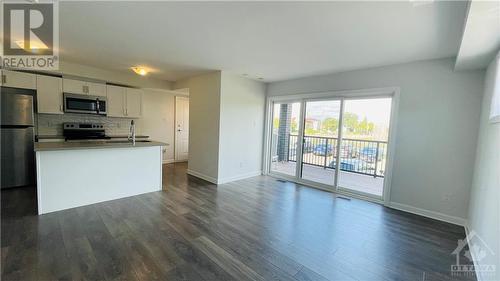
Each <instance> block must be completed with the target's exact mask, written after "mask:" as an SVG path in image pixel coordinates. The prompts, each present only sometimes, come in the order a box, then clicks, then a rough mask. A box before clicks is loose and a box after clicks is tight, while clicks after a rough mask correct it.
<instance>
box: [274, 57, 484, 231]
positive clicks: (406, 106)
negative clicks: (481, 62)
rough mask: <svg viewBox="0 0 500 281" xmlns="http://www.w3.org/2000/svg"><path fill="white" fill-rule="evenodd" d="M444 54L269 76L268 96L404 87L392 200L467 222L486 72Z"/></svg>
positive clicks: (399, 113)
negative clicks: (464, 68) (457, 68)
mask: <svg viewBox="0 0 500 281" xmlns="http://www.w3.org/2000/svg"><path fill="white" fill-rule="evenodd" d="M453 65H454V61H453V60H452V59H441V60H431V61H422V62H414V63H408V64H400V65H393V66H387V67H378V68H372V69H365V70H359V71H351V72H344V73H337V74H331V75H323V76H316V77H309V78H302V79H295V80H289V81H284V82H276V83H270V84H269V85H268V95H271V96H274V95H287V94H297V93H309V92H321V91H329V90H351V89H369V88H381V87H394V86H395V87H400V89H401V93H400V103H399V112H398V123H397V131H396V146H395V158H394V168H393V177H392V189H391V202H392V203H391V204H392V205H393V207H397V208H403V209H406V210H409V211H412V212H417V213H420V214H423V215H427V216H432V217H435V218H439V219H443V220H447V221H451V222H455V223H459V224H463V223H465V218H466V217H467V210H468V207H467V206H468V198H469V193H470V186H471V184H472V168H473V165H474V163H473V161H472V159H474V157H475V148H476V140H477V124H478V122H479V115H480V105H481V97H482V81H483V77H484V71H471V72H453Z"/></svg>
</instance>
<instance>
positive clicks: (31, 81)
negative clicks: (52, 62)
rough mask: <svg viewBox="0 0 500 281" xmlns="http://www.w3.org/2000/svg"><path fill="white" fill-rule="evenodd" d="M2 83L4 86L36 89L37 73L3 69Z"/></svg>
mask: <svg viewBox="0 0 500 281" xmlns="http://www.w3.org/2000/svg"><path fill="white" fill-rule="evenodd" d="M1 72H2V75H1V80H0V82H1V85H2V86H4V87H11V88H21V89H31V90H36V74H31V73H26V72H17V71H10V70H5V69H2V70H1Z"/></svg>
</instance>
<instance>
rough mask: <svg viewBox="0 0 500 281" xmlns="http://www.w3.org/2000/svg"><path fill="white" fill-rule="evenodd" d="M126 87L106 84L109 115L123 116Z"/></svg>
mask: <svg viewBox="0 0 500 281" xmlns="http://www.w3.org/2000/svg"><path fill="white" fill-rule="evenodd" d="M125 89H126V88H124V87H118V86H113V85H106V93H107V107H108V108H107V115H108V116H109V117H126V116H125V97H126V90H125Z"/></svg>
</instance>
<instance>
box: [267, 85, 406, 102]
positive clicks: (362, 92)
mask: <svg viewBox="0 0 500 281" xmlns="http://www.w3.org/2000/svg"><path fill="white" fill-rule="evenodd" d="M396 91H398V92H399V87H386V88H372V89H358V90H342V91H324V92H308V93H297V94H292V95H280V96H269V97H268V100H270V101H290V100H302V99H321V98H333V97H339V98H347V99H349V98H362V97H373V96H377V97H380V96H384V95H385V96H387V97H391V96H393V93H394V92H396Z"/></svg>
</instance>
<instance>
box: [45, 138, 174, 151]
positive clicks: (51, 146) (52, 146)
mask: <svg viewBox="0 0 500 281" xmlns="http://www.w3.org/2000/svg"><path fill="white" fill-rule="evenodd" d="M151 146H168V144H166V143H163V142H157V141H148V142H140V141H137V142H136V143H135V145H132V143H110V142H37V143H35V151H36V152H38V151H57V150H79V149H108V148H135V147H151Z"/></svg>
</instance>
